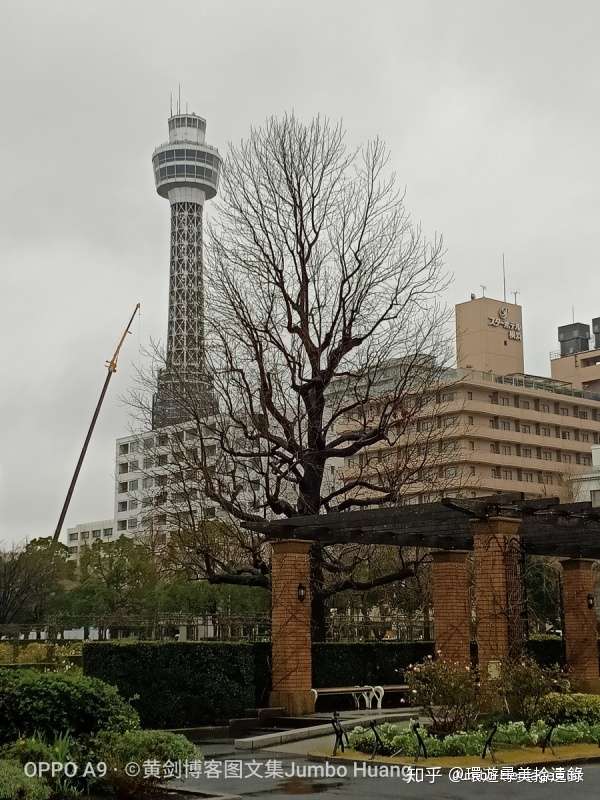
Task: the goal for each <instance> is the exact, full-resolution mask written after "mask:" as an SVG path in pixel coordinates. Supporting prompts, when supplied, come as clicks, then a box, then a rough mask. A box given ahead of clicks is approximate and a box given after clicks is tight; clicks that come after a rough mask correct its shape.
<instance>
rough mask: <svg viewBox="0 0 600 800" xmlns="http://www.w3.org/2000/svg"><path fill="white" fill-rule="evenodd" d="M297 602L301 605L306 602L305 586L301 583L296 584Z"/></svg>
mask: <svg viewBox="0 0 600 800" xmlns="http://www.w3.org/2000/svg"><path fill="white" fill-rule="evenodd" d="M298 600H299V601H300V602H301V603H303V602H304V601H305V600H306V586H305V585H304V584H303V583H299V584H298Z"/></svg>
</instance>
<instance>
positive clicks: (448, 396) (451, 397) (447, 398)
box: [441, 392, 454, 403]
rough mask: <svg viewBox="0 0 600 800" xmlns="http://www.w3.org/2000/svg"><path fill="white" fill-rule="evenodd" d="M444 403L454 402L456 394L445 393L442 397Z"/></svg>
mask: <svg viewBox="0 0 600 800" xmlns="http://www.w3.org/2000/svg"><path fill="white" fill-rule="evenodd" d="M441 400H442V403H450V402H452V400H454V392H444V393H443V394H442V397H441Z"/></svg>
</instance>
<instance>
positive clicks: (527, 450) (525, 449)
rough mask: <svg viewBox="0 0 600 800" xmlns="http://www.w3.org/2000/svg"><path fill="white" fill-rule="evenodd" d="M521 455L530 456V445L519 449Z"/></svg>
mask: <svg viewBox="0 0 600 800" xmlns="http://www.w3.org/2000/svg"><path fill="white" fill-rule="evenodd" d="M521 455H522V456H523V458H531V456H532V451H531V447H523V448H522V450H521Z"/></svg>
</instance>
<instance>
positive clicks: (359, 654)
mask: <svg viewBox="0 0 600 800" xmlns="http://www.w3.org/2000/svg"><path fill="white" fill-rule="evenodd" d="M433 652H434V646H433V643H432V642H350V643H338V642H320V643H317V644H314V645H313V685H314V687H315V688H316V689H318V688H320V687H325V686H352V685H353V684H361V683H368V684H379V683H402V682H403V680H404V679H403V673H404V670H405V669H406V667H407V666H408V665H409V664H416V663H417V662H418V661H423V659H424V658H426V657H427V656H430V655H433Z"/></svg>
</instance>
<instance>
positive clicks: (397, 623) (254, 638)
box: [0, 613, 433, 646]
mask: <svg viewBox="0 0 600 800" xmlns="http://www.w3.org/2000/svg"><path fill="white" fill-rule="evenodd" d="M130 638H132V639H139V640H142V639H143V640H146V641H165V640H171V641H192V642H199V641H218V642H268V641H270V639H271V617H270V615H268V614H260V615H231V614H183V613H180V614H158V615H156V616H155V617H152V618H148V617H141V616H140V617H135V616H124V615H120V616H106V617H101V618H97V619H86V620H81V619H79V618H78V619H76V618H63V619H60V620H59V619H56V620H52V621H50V622H47V623H45V624H40V623H36V624H35V625H31V624H30V625H26V624H13V625H0V643H2V642H5V643H6V642H11V643H14V644H15V645H16V646H24V645H27V644H31V643H34V642H36V641H40V642H47V643H59V644H60V643H66V642H69V641H81V640H85V639H92V640H94V639H96V640H101V641H103V640H109V639H111V640H112V639H130ZM432 639H433V626H432V624H431V623H430V622H428V621H427V620H423V619H422V618H414V617H406V616H389V617H385V618H384V619H379V620H370V619H366V618H363V617H349V616H346V615H341V614H340V615H332V616H330V617H329V619H328V620H327V624H326V630H325V641H329V642H366V641H399V642H414V641H431V640H432Z"/></svg>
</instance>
